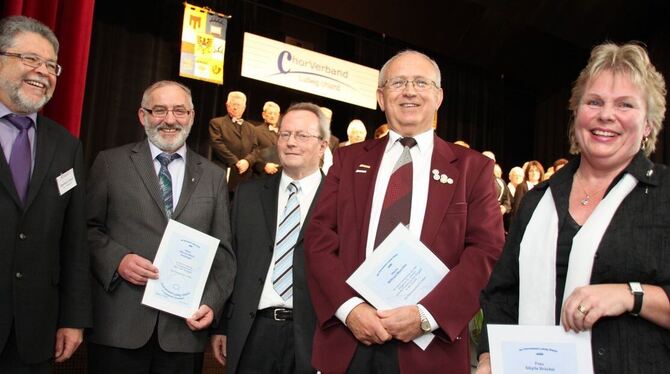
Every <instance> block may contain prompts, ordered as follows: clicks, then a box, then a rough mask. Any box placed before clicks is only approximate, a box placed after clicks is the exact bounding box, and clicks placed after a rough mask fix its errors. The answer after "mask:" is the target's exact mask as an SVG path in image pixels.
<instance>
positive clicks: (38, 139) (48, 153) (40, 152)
mask: <svg viewBox="0 0 670 374" xmlns="http://www.w3.org/2000/svg"><path fill="white" fill-rule="evenodd" d="M37 123H38V125H37V127H36V130H37V131H36V132H35V167H34V169H33V174H32V175H31V177H30V185H29V186H28V198H27V200H26V208H25V209H26V210H28V208H29V207H30V204H31V203H32V202H33V200H35V197H36V196H37V194H38V193H39V190H40V188H41V186H42V183H44V178H46V176H47V174H48V173H47V172H48V171H49V168H50V167H51V162H52V161H53V158H54V153H55V152H56V147H57V144H56V142H54V141H50V138H51V136H50V135H49V133H50V131H52V129H51V128H50V127H49V126H48V125H47V124H45V123H44V121H42V119H41V118H40V116H37ZM66 171H67V170H61V172H66ZM51 182H52V183H56V181H55V180H54V181H51ZM77 183H78V184H79V183H84V181H77ZM12 186H13V183H12ZM17 199H18V197H17ZM17 201H18V200H17Z"/></svg>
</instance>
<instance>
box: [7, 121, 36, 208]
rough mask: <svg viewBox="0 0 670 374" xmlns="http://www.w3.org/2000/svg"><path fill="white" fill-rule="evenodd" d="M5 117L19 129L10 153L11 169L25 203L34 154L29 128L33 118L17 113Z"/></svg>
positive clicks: (17, 189) (22, 200)
mask: <svg viewBox="0 0 670 374" xmlns="http://www.w3.org/2000/svg"><path fill="white" fill-rule="evenodd" d="M4 118H5V119H6V120H7V121H9V122H10V123H11V124H12V125H14V126H15V127H16V128H17V129H19V135H18V136H17V137H16V140H15V141H14V145H13V146H12V152H11V153H10V155H9V169H10V170H11V171H12V178H13V179H14V186H15V187H16V192H17V193H18V194H19V198H20V199H21V202H22V203H23V204H25V203H26V197H27V196H28V183H29V182H30V168H31V156H32V152H31V149H30V140H29V139H28V129H30V126H32V125H33V120H32V119H31V118H30V117H24V116H17V115H16V114H8V115H6V116H5V117H4Z"/></svg>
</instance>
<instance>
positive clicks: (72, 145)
mask: <svg viewBox="0 0 670 374" xmlns="http://www.w3.org/2000/svg"><path fill="white" fill-rule="evenodd" d="M58 47H59V44H58V40H57V39H56V36H55V35H54V33H53V32H52V31H51V30H50V29H49V28H48V27H47V26H45V25H44V24H42V23H40V22H38V21H36V20H34V19H31V18H28V17H22V16H15V17H8V18H5V19H2V20H0V146H1V149H2V152H0V153H1V154H2V155H1V156H0V211H1V212H2V214H0V242H2V245H0V373H50V372H51V369H52V368H51V366H52V365H51V363H52V362H53V361H54V360H55V361H56V362H62V361H65V360H67V359H68V358H70V356H71V355H72V354H73V353H74V352H75V350H76V349H77V347H78V346H79V344H80V343H81V342H82V338H83V328H85V327H88V326H90V324H91V300H90V299H91V295H90V284H89V270H88V268H89V256H88V250H87V248H86V230H85V214H84V186H83V184H84V166H83V159H82V147H81V143H80V142H79V141H78V140H77V139H75V138H74V137H72V136H71V135H70V133H68V132H67V130H65V129H64V128H63V127H61V126H60V125H58V124H57V123H55V122H54V121H51V120H50V119H48V118H45V117H43V116H41V115H39V114H37V112H39V111H40V110H41V109H42V107H43V106H44V105H45V104H46V103H47V102H48V101H49V99H50V98H51V95H52V94H53V92H54V89H55V88H56V81H57V79H58V76H59V75H60V73H61V70H62V69H61V66H60V65H58V62H57V59H58Z"/></svg>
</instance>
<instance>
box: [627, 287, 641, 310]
mask: <svg viewBox="0 0 670 374" xmlns="http://www.w3.org/2000/svg"><path fill="white" fill-rule="evenodd" d="M628 287H629V288H630V293H632V294H633V297H634V298H635V299H634V301H633V309H632V310H631V311H630V314H632V315H634V316H635V317H637V316H638V315H640V310H642V296H644V290H643V289H642V285H640V282H630V283H628Z"/></svg>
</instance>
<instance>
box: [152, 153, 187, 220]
mask: <svg viewBox="0 0 670 374" xmlns="http://www.w3.org/2000/svg"><path fill="white" fill-rule="evenodd" d="M179 157H181V156H179V154H177V153H173V154H168V153H165V152H163V153H161V154H159V155H158V156H156V159H157V160H158V162H159V163H160V164H161V168H160V170H159V171H158V182H159V183H160V185H161V195H162V197H163V204H164V205H165V214H166V215H167V218H168V219H170V218H171V217H172V208H173V202H172V199H173V197H172V175H170V170H168V165H169V164H170V162H172V161H174V160H176V159H178V158H179Z"/></svg>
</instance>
